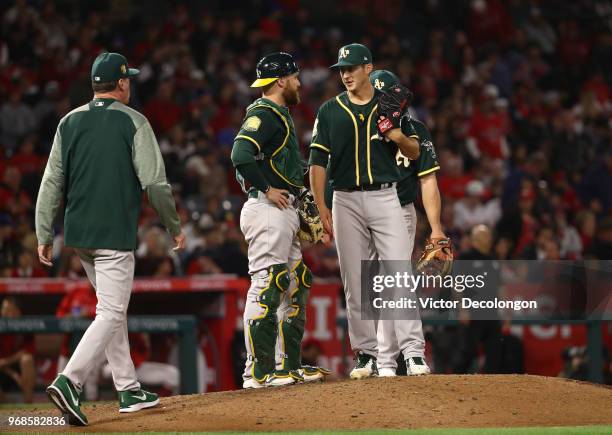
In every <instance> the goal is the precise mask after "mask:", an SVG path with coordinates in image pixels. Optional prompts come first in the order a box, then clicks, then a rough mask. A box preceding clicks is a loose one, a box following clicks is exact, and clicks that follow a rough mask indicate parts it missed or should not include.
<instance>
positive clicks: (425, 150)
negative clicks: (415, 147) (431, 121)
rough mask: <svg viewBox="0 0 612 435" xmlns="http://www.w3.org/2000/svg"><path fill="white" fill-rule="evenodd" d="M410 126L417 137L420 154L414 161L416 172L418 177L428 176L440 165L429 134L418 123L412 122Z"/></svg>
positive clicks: (423, 125)
mask: <svg viewBox="0 0 612 435" xmlns="http://www.w3.org/2000/svg"><path fill="white" fill-rule="evenodd" d="M412 125H413V126H414V129H415V131H416V133H417V134H418V136H419V143H420V146H421V153H420V155H419V158H418V159H417V160H416V172H417V176H418V177H422V176H423V175H427V174H430V173H432V172H434V171H437V170H439V169H440V163H438V156H437V155H436V150H435V148H434V145H433V141H432V139H431V133H429V130H428V129H427V127H426V126H425V124H423V123H422V122H420V121H416V120H412Z"/></svg>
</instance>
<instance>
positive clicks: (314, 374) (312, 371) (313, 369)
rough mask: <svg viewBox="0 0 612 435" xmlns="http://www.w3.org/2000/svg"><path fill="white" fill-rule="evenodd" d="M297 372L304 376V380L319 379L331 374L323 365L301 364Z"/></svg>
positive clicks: (313, 380) (312, 380)
mask: <svg viewBox="0 0 612 435" xmlns="http://www.w3.org/2000/svg"><path fill="white" fill-rule="evenodd" d="M298 372H299V373H300V374H301V375H302V376H303V377H304V382H315V381H321V380H323V379H324V378H325V376H328V375H330V374H331V371H329V370H327V369H324V368H323V367H317V366H308V365H303V366H302V367H300V369H299V370H298Z"/></svg>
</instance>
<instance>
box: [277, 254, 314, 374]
mask: <svg viewBox="0 0 612 435" xmlns="http://www.w3.org/2000/svg"><path fill="white" fill-rule="evenodd" d="M291 279H293V280H295V283H296V285H295V287H293V286H292V287H291V288H292V290H291V292H290V293H289V294H288V295H287V297H288V299H289V301H288V302H289V304H290V308H289V311H288V313H287V315H286V316H285V317H284V318H283V319H281V320H280V322H279V341H280V352H281V369H282V370H298V369H299V368H300V367H301V366H302V337H303V336H304V326H305V324H306V303H307V302H308V294H309V293H310V286H311V284H312V273H311V272H310V269H308V267H306V265H305V264H304V261H303V260H300V261H299V262H298V263H297V264H296V265H295V266H294V268H293V269H292V271H291Z"/></svg>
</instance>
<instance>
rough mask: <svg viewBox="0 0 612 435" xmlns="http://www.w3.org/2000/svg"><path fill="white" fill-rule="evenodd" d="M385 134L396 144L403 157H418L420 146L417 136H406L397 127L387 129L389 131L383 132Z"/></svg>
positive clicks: (411, 158)
mask: <svg viewBox="0 0 612 435" xmlns="http://www.w3.org/2000/svg"><path fill="white" fill-rule="evenodd" d="M385 136H386V137H387V138H388V139H389V140H391V141H393V142H395V143H396V144H397V147H398V148H399V149H400V151H401V152H402V154H403V155H404V156H405V157H408V158H409V159H410V160H416V159H418V158H419V155H420V152H421V147H420V146H419V139H418V137H417V136H406V135H405V134H404V133H402V130H401V129H399V128H395V129H393V130H389V132H387V133H385Z"/></svg>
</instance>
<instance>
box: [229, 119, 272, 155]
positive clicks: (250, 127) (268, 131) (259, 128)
mask: <svg viewBox="0 0 612 435" xmlns="http://www.w3.org/2000/svg"><path fill="white" fill-rule="evenodd" d="M277 133H278V120H277V119H275V115H274V114H273V113H272V111H270V110H268V109H265V108H255V109H253V110H250V111H249V112H248V113H247V116H246V118H245V120H244V122H243V123H242V127H240V131H239V132H238V134H237V135H236V138H235V139H234V143H236V141H238V140H240V139H242V140H245V141H248V142H250V143H251V144H253V145H254V146H255V148H256V149H257V153H260V152H264V153H265V152H266V149H265V146H266V144H267V143H268V142H269V141H270V139H271V138H272V137H273V136H274V135H275V134H277Z"/></svg>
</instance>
